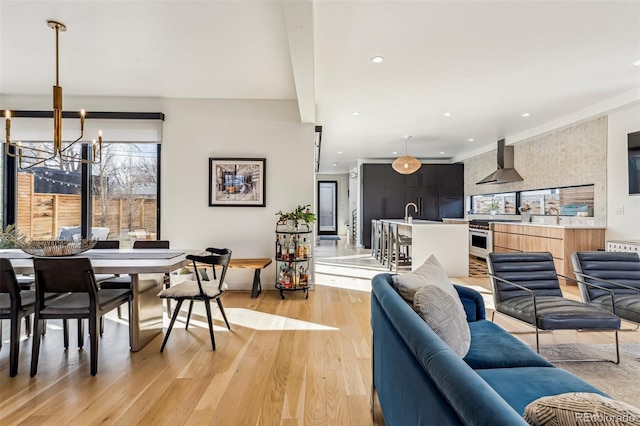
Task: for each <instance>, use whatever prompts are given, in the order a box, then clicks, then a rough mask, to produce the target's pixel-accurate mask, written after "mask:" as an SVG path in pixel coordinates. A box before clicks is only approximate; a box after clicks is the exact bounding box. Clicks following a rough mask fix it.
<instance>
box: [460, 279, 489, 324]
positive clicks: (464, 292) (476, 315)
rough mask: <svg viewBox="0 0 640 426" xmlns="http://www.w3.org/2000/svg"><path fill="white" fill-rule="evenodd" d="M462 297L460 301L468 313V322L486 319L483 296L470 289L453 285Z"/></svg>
mask: <svg viewBox="0 0 640 426" xmlns="http://www.w3.org/2000/svg"><path fill="white" fill-rule="evenodd" d="M453 286H454V287H455V289H456V291H457V292H458V295H459V296H460V301H461V302H462V306H463V307H464V310H465V312H466V313H467V322H473V321H480V320H483V319H485V314H486V313H485V308H484V299H483V298H482V295H481V294H480V293H479V292H478V291H476V290H474V289H472V288H469V287H464V286H461V285H456V284H454V285H453Z"/></svg>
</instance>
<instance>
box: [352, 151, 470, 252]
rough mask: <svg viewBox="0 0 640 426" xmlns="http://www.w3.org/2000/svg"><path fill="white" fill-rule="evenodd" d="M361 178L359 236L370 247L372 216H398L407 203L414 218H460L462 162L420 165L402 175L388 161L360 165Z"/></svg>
mask: <svg viewBox="0 0 640 426" xmlns="http://www.w3.org/2000/svg"><path fill="white" fill-rule="evenodd" d="M360 176H361V177H362V180H361V188H360V189H361V191H360V195H361V203H360V206H361V212H360V217H361V223H360V229H361V231H362V232H361V236H360V241H361V242H362V245H363V246H364V247H365V248H370V247H371V220H372V219H400V218H403V217H404V207H405V205H406V204H407V203H415V204H416V205H417V206H418V209H417V210H418V211H417V212H414V209H413V208H410V210H409V211H410V214H411V216H413V217H414V218H415V219H425V220H440V219H442V218H443V217H464V164H423V165H422V167H420V169H419V170H418V171H417V172H415V173H412V174H410V175H402V174H400V173H398V172H396V171H395V170H393V168H392V167H391V164H363V165H362V166H361V169H360Z"/></svg>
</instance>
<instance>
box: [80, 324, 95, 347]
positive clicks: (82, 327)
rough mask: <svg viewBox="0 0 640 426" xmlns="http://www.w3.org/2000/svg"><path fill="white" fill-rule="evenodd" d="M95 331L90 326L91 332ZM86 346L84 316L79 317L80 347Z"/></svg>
mask: <svg viewBox="0 0 640 426" xmlns="http://www.w3.org/2000/svg"><path fill="white" fill-rule="evenodd" d="M91 331H93V329H92V328H91V327H89V332H91ZM83 347H84V321H82V318H78V349H82V348H83Z"/></svg>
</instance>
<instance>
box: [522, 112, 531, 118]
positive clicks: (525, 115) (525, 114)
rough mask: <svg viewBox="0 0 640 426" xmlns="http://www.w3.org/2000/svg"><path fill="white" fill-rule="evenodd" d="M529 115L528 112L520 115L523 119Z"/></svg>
mask: <svg viewBox="0 0 640 426" xmlns="http://www.w3.org/2000/svg"><path fill="white" fill-rule="evenodd" d="M530 115H531V114H529V113H528V112H525V113H524V114H522V116H523V117H529V116H530Z"/></svg>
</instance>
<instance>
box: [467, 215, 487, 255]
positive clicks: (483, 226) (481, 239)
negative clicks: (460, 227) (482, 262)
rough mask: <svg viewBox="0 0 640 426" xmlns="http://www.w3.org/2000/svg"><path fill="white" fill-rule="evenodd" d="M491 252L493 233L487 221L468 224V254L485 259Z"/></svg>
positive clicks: (473, 221) (474, 221) (475, 221)
mask: <svg viewBox="0 0 640 426" xmlns="http://www.w3.org/2000/svg"><path fill="white" fill-rule="evenodd" d="M492 251H493V231H492V230H491V227H490V226H489V221H488V220H472V221H470V222H469V254H470V255H472V256H476V257H480V258H482V259H486V258H487V256H488V255H489V253H491V252H492Z"/></svg>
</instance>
